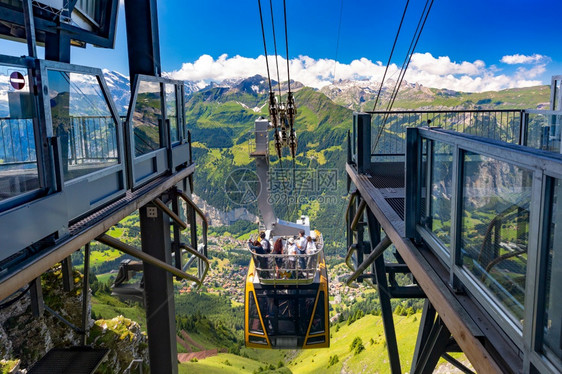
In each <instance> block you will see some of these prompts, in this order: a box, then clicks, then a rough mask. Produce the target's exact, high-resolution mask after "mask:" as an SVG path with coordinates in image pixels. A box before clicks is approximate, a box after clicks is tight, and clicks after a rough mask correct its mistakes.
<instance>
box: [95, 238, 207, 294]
mask: <svg viewBox="0 0 562 374" xmlns="http://www.w3.org/2000/svg"><path fill="white" fill-rule="evenodd" d="M96 240H97V241H98V242H100V243H102V244H105V245H108V246H110V247H112V248H115V249H117V250H120V251H121V252H125V253H126V254H128V255H131V256H133V257H136V258H138V259H140V260H142V261H144V262H146V263H149V264H151V265H154V266H156V267H159V268H160V269H162V270H165V271H167V272H168V273H172V274H173V275H175V276H176V277H180V278H182V279H187V280H190V281H192V282H195V283H197V284H199V285H201V281H200V280H199V279H198V278H197V277H194V276H193V275H190V274H187V273H186V272H184V271H181V270H179V269H177V268H176V267H174V266H172V265H170V264H167V263H166V262H164V261H162V260H159V259H157V258H156V257H154V256H151V255H149V254H147V253H144V252H143V251H139V250H138V249H136V248H135V247H133V246H131V245H129V244H127V243H123V242H122V241H120V240H118V239H115V238H113V237H111V236H109V235H107V234H102V235H100V236H98V237H97V238H96Z"/></svg>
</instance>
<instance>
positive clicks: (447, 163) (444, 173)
mask: <svg viewBox="0 0 562 374" xmlns="http://www.w3.org/2000/svg"><path fill="white" fill-rule="evenodd" d="M452 183H453V147H452V146H451V145H449V144H444V143H441V142H433V147H432V153H431V185H430V186H429V187H430V189H431V191H430V194H431V199H430V212H429V217H428V219H427V223H426V224H427V226H428V229H430V230H431V231H432V232H433V233H434V234H435V236H436V237H437V238H439V239H440V240H441V241H442V242H443V244H445V246H446V248H447V249H449V246H450V245H451V198H452V196H453V190H452Z"/></svg>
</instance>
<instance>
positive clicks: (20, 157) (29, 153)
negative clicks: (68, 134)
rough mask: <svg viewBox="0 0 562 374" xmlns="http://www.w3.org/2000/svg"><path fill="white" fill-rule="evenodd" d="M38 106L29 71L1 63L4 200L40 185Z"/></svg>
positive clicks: (0, 191) (0, 184)
mask: <svg viewBox="0 0 562 374" xmlns="http://www.w3.org/2000/svg"><path fill="white" fill-rule="evenodd" d="M34 106H35V103H34V100H33V96H32V95H31V93H30V84H29V78H28V70H27V69H26V68H25V67H21V66H13V65H9V64H7V65H3V64H0V201H2V200H4V199H9V198H12V197H16V196H19V195H22V194H25V193H27V192H30V191H34V190H37V189H39V188H40V183H39V173H38V168H37V154H36V147H35V129H34V126H33V118H34V116H35V107H34Z"/></svg>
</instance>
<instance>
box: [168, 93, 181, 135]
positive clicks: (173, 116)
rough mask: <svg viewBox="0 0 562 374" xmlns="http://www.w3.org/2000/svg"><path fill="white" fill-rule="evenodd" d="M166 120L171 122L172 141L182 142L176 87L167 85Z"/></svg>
mask: <svg viewBox="0 0 562 374" xmlns="http://www.w3.org/2000/svg"><path fill="white" fill-rule="evenodd" d="M165 87H166V118H167V119H168V121H169V122H170V141H171V143H172V144H173V143H177V142H179V140H180V132H179V127H178V114H177V100H176V86H175V85H173V84H166V85H165Z"/></svg>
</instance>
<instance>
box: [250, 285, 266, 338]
mask: <svg viewBox="0 0 562 374" xmlns="http://www.w3.org/2000/svg"><path fill="white" fill-rule="evenodd" d="M248 303H249V305H248V309H249V316H248V330H249V331H251V332H255V333H258V334H263V328H262V326H261V321H260V316H259V314H258V308H257V306H256V301H255V299H254V293H253V292H249V294H248Z"/></svg>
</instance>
